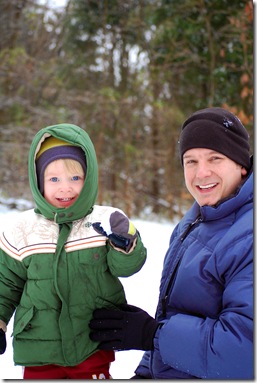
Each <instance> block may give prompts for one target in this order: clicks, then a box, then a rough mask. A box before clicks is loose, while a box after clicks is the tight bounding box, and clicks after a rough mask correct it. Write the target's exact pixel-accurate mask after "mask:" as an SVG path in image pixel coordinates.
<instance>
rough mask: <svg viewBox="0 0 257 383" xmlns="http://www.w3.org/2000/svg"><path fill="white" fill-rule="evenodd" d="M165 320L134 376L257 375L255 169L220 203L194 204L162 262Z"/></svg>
mask: <svg viewBox="0 0 257 383" xmlns="http://www.w3.org/2000/svg"><path fill="white" fill-rule="evenodd" d="M156 318H157V319H158V320H159V321H160V322H162V323H163V325H162V327H161V328H160V329H158V331H157V333H156V336H155V339H154V347H155V348H154V351H147V352H145V353H144V355H143V358H142V360H141V362H140V364H139V366H138V368H137V369H136V374H138V375H141V376H144V377H145V378H152V379H178V378H182V379H186V378H191V379H192V378H202V379H253V174H251V175H250V176H249V177H248V179H247V180H246V181H245V183H244V184H243V185H242V187H241V188H240V190H239V191H238V193H237V194H236V195H235V196H233V197H232V198H230V199H228V200H226V201H223V202H222V203H221V204H219V206H217V207H210V206H204V207H199V205H198V204H197V203H194V204H193V206H192V208H191V209H190V210H189V211H188V212H187V214H186V215H185V216H184V218H183V219H182V220H181V222H180V223H179V224H178V225H177V226H176V228H175V230H174V232H173V234H172V236H171V239H170V246H169V249H168V251H167V254H166V256H165V260H164V267H163V274H162V278H161V284H160V296H159V303H158V307H157V312H156Z"/></svg>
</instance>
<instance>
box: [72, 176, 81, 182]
mask: <svg viewBox="0 0 257 383" xmlns="http://www.w3.org/2000/svg"><path fill="white" fill-rule="evenodd" d="M72 180H73V181H79V180H80V176H73V177H72Z"/></svg>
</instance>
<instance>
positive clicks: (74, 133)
mask: <svg viewBox="0 0 257 383" xmlns="http://www.w3.org/2000/svg"><path fill="white" fill-rule="evenodd" d="M50 136H54V137H56V138H59V139H61V140H64V141H67V142H69V143H71V144H74V145H77V146H80V147H81V148H82V149H83V151H84V152H85V156H86V162H87V173H86V178H85V182H84V186H83V188H82V190H81V192H80V195H79V197H78V198H77V200H76V201H75V202H74V204H73V205H72V206H70V207H68V208H56V207H54V206H52V205H51V204H49V203H48V202H47V201H46V200H45V198H44V197H43V196H42V194H41V193H40V191H39V188H38V183H37V175H36V165H35V158H36V154H37V152H38V151H39V149H40V146H41V144H42V142H43V141H44V140H45V139H46V138H47V137H50ZM28 171H29V183H30V188H31V192H32V195H33V198H34V200H35V203H36V206H37V208H36V212H37V213H40V214H42V215H44V216H45V217H46V218H48V219H50V220H53V221H55V222H57V223H65V222H72V221H75V220H77V219H80V218H82V217H84V216H86V215H87V214H88V213H90V211H91V210H92V207H93V205H94V204H95V201H96V197H97V193H98V166H97V159H96V153H95V149H94V145H93V143H92V141H91V139H90V138H89V136H88V134H87V133H86V132H85V131H84V130H83V129H81V128H80V127H79V126H76V125H73V124H58V125H52V126H48V127H46V128H43V129H41V130H40V131H39V132H38V133H37V134H36V135H35V137H34V139H33V141H32V143H31V146H30V151H29V161H28Z"/></svg>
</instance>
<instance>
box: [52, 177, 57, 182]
mask: <svg viewBox="0 0 257 383" xmlns="http://www.w3.org/2000/svg"><path fill="white" fill-rule="evenodd" d="M50 181H51V182H57V181H58V178H57V177H52V178H50Z"/></svg>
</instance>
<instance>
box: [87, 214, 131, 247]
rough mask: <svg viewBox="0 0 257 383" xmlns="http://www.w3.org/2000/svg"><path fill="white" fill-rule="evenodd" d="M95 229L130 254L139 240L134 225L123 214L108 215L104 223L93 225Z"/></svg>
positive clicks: (103, 220)
mask: <svg viewBox="0 0 257 383" xmlns="http://www.w3.org/2000/svg"><path fill="white" fill-rule="evenodd" d="M93 228H94V229H95V230H96V231H97V232H98V233H99V234H102V235H105V236H106V237H108V238H109V240H110V241H111V243H112V244H113V245H114V246H115V247H118V248H120V249H122V250H125V251H126V252H128V251H129V250H130V249H131V247H132V245H133V242H134V240H135V239H136V238H137V234H138V232H137V230H136V228H135V226H134V225H133V223H132V222H131V221H130V220H129V219H128V218H127V217H126V216H125V215H124V214H122V213H120V212H118V211H115V212H114V213H112V214H111V215H106V216H105V217H104V218H103V219H102V222H95V223H93Z"/></svg>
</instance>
